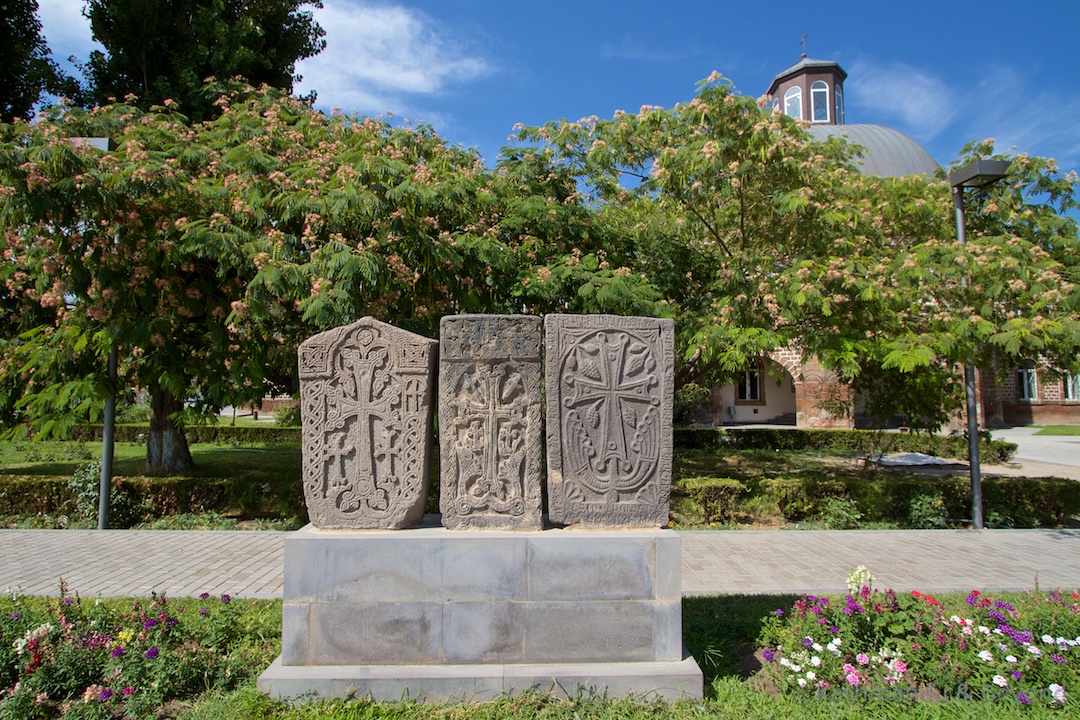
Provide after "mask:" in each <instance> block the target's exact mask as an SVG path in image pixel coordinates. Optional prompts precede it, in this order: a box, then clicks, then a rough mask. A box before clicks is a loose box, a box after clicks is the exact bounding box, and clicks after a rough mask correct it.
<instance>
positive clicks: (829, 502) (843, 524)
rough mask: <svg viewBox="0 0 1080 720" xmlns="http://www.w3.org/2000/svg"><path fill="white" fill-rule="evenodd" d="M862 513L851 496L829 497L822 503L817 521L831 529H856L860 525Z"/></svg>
mask: <svg viewBox="0 0 1080 720" xmlns="http://www.w3.org/2000/svg"><path fill="white" fill-rule="evenodd" d="M860 520H862V513H861V512H859V506H858V505H856V504H855V501H854V500H852V499H851V498H845V497H827V498H825V500H824V501H823V502H822V503H821V511H820V512H818V514H817V521H818V522H819V523H821V524H822V525H824V526H825V527H826V528H827V529H829V530H854V529H856V528H858V527H859V521H860Z"/></svg>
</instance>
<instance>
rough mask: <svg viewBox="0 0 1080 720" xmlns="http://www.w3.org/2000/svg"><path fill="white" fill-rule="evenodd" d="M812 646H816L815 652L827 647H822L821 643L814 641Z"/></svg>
mask: <svg viewBox="0 0 1080 720" xmlns="http://www.w3.org/2000/svg"><path fill="white" fill-rule="evenodd" d="M811 647H812V648H814V652H821V651H822V650H824V649H825V648H823V647H821V643H814V644H813V645H812V646H811Z"/></svg>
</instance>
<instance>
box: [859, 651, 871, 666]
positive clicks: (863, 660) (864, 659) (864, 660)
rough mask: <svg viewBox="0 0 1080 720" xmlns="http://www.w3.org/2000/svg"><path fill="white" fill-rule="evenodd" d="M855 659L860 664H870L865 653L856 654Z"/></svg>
mask: <svg viewBox="0 0 1080 720" xmlns="http://www.w3.org/2000/svg"><path fill="white" fill-rule="evenodd" d="M855 661H856V662H857V663H859V664H860V665H868V664H870V658H869V657H867V655H866V653H859V654H858V655H856V656H855Z"/></svg>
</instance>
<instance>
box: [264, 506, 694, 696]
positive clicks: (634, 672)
mask: <svg viewBox="0 0 1080 720" xmlns="http://www.w3.org/2000/svg"><path fill="white" fill-rule="evenodd" d="M437 523H438V518H437V516H429V517H428V518H427V519H426V524H425V527H421V528H416V529H411V530H385V531H384V530H359V531H349V530H319V529H316V528H313V527H311V526H308V527H306V528H304V529H302V530H300V531H298V532H296V533H294V534H292V535H291V536H290V537H289V538H287V539H286V541H285V589H284V604H283V607H282V616H283V617H282V652H281V657H280V658H278V659H277V660H276V661H275V662H274V664H273V665H272V666H271V667H270V668H269V669H268V670H267V671H266V672H265V673H263V675H262V676H261V677H260V678H259V682H258V685H259V687H260V688H261V689H262V690H263V691H265V692H268V693H269V694H271V695H273V696H275V697H284V698H295V697H300V696H305V695H307V696H310V695H318V696H324V697H342V696H347V695H352V694H355V695H357V696H361V697H363V696H371V697H373V698H375V699H378V700H399V699H401V698H402V697H410V698H416V699H421V700H443V699H454V700H478V699H485V698H493V697H498V696H502V695H505V694H508V693H515V692H520V691H523V690H527V689H535V690H538V691H542V692H549V691H550V692H553V693H556V694H560V695H574V694H576V693H578V692H581V691H585V692H596V693H606V694H607V695H609V696H615V695H627V694H634V695H642V696H657V695H658V696H660V697H663V698H665V699H670V700H674V699H677V698H681V697H701V696H702V675H701V670H700V668H698V666H697V663H696V662H695V661H694V659H693V658H692V657H690V656H689V655H687V654H685V650H684V648H683V645H682V605H681V602H682V593H681V587H680V584H681V575H680V572H681V568H680V549H681V540H680V538H679V536H678V535H676V534H675V533H674V532H671V531H667V530H617V531H600V530H562V529H559V530H556V529H548V530H543V531H534V532H515V531H493V530H484V531H450V530H446V529H444V528H441V527H438V524H437Z"/></svg>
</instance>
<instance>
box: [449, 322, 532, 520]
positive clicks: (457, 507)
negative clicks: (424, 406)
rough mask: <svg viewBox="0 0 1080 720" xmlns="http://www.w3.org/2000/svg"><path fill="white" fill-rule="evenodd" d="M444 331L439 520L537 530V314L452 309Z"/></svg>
mask: <svg viewBox="0 0 1080 720" xmlns="http://www.w3.org/2000/svg"><path fill="white" fill-rule="evenodd" d="M439 330H440V333H439V335H440V337H439V340H440V348H439V352H440V358H439V436H440V450H441V452H440V460H439V463H440V473H441V474H440V478H441V482H440V492H441V498H440V509H441V510H442V524H443V525H444V526H446V527H447V528H451V529H473V528H478V529H479V528H508V529H511V528H512V529H518V530H539V529H540V528H541V527H542V522H541V518H540V471H541V446H542V443H543V438H542V437H541V427H542V421H541V418H540V398H541V392H540V379H541V378H540V318H538V317H526V316H518V315H457V316H447V317H444V318H443V319H442V323H441V325H440V328H439Z"/></svg>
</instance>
